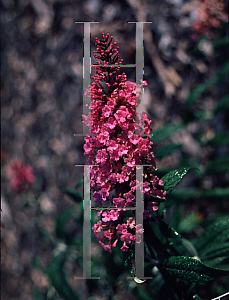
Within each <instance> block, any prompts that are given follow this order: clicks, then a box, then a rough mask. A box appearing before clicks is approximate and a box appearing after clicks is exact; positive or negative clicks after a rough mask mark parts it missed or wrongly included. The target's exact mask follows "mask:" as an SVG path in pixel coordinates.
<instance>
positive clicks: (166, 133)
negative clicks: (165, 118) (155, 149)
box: [151, 123, 184, 145]
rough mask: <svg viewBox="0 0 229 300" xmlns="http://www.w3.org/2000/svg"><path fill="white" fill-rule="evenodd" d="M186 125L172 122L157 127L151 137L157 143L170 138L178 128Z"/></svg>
mask: <svg viewBox="0 0 229 300" xmlns="http://www.w3.org/2000/svg"><path fill="white" fill-rule="evenodd" d="M183 127H184V124H182V123H178V124H174V123H170V124H167V125H165V126H163V127H161V128H158V129H156V130H155V131H154V132H153V137H152V138H151V140H152V142H153V143H154V144H155V145H156V144H158V143H160V142H162V141H164V140H166V139H168V138H170V137H171V136H172V135H173V134H174V133H175V132H176V131H177V130H179V129H181V128H183Z"/></svg>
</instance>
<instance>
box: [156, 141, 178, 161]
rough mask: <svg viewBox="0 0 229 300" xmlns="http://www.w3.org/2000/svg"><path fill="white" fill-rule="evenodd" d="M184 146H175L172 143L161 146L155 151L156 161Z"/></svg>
mask: <svg viewBox="0 0 229 300" xmlns="http://www.w3.org/2000/svg"><path fill="white" fill-rule="evenodd" d="M181 146H182V144H174V143H170V144H168V145H164V146H161V147H160V148H158V149H157V150H155V151H154V155H155V157H156V159H161V158H163V157H165V156H168V155H170V154H172V153H173V152H174V151H176V150H178V149H180V148H181Z"/></svg>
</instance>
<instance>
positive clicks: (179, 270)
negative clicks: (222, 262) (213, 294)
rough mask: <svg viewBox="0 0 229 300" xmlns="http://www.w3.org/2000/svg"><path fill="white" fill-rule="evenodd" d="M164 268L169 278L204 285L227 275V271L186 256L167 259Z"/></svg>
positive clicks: (228, 271) (228, 272)
mask: <svg viewBox="0 0 229 300" xmlns="http://www.w3.org/2000/svg"><path fill="white" fill-rule="evenodd" d="M164 268H165V269H166V271H167V272H168V273H169V274H170V275H171V276H174V277H177V278H179V279H181V280H187V281H190V282H196V283H205V282H207V281H212V280H214V279H216V278H218V277H220V276H222V275H227V274H229V270H222V269H216V268H213V267H210V266H207V265H205V264H203V263H202V262H200V261H199V260H197V259H195V258H192V257H187V256H171V257H169V258H168V259H167V260H166V261H165V263H164Z"/></svg>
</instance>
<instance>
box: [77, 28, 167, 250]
mask: <svg viewBox="0 0 229 300" xmlns="http://www.w3.org/2000/svg"><path fill="white" fill-rule="evenodd" d="M102 36H103V38H102V39H98V38H96V43H95V44H96V46H97V48H96V50H95V51H94V57H95V58H96V59H97V64H96V66H95V75H94V76H91V78H92V79H93V80H94V82H93V83H92V85H91V86H90V88H89V90H88V91H87V92H86V95H87V96H88V97H91V103H90V106H89V109H90V110H91V112H90V113H89V114H88V115H87V116H84V115H83V122H84V123H85V124H86V125H87V126H88V127H89V133H90V135H87V136H86V137H85V144H84V155H87V156H88V157H87V164H88V165H91V167H90V186H91V190H92V192H93V200H94V201H95V203H96V205H97V207H99V208H100V210H99V211H98V216H99V217H100V218H101V219H100V220H99V222H98V223H97V224H95V225H94V226H93V231H94V234H95V236H96V237H97V238H98V239H99V242H100V243H101V244H102V246H103V247H104V249H105V250H107V251H109V252H111V249H112V247H116V245H117V243H118V241H120V242H121V243H120V245H121V249H122V251H128V249H129V247H130V245H131V244H135V242H137V243H139V242H140V241H141V235H142V233H143V228H142V224H136V219H135V216H134V215H133V216H130V215H129V214H130V211H128V208H133V207H136V200H137V199H136V189H137V188H140V190H141V192H142V193H143V194H144V212H143V218H144V219H147V218H151V212H152V211H155V210H157V209H158V204H159V203H160V202H161V201H163V199H165V194H166V192H165V191H164V190H163V182H162V181H161V180H160V179H159V178H158V177H157V176H155V175H154V174H153V171H154V170H155V169H156V163H155V157H154V155H153V152H152V151H151V149H152V144H153V143H152V142H151V141H150V131H151V130H152V128H151V126H150V123H151V122H152V121H149V119H148V118H147V115H146V113H142V114H139V113H136V107H137V105H138V103H139V99H140V94H141V89H142V86H143V85H146V82H142V83H141V84H140V85H136V83H134V82H130V81H128V80H127V76H126V74H125V73H124V72H123V73H122V74H119V73H120V68H121V66H120V65H121V64H122V62H123V60H122V59H121V60H120V57H119V51H118V49H119V47H118V46H117V43H116V42H113V43H112V41H113V36H110V35H109V33H107V34H106V35H105V34H104V33H103V34H102ZM139 165H148V166H145V167H144V173H143V174H142V175H143V184H141V183H140V182H138V180H137V179H136V168H137V166H139ZM104 205H106V207H107V209H106V208H104Z"/></svg>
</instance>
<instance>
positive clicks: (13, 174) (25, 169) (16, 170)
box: [8, 160, 35, 193]
mask: <svg viewBox="0 0 229 300" xmlns="http://www.w3.org/2000/svg"><path fill="white" fill-rule="evenodd" d="M8 176H9V179H10V186H11V188H12V189H13V190H15V191H16V192H18V193H22V192H25V191H27V190H28V189H29V188H30V187H31V185H32V184H33V182H34V181H35V176H34V170H33V168H32V167H31V166H29V165H25V164H24V163H23V162H20V161H18V160H13V161H12V162H11V163H10V164H9V169H8Z"/></svg>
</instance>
